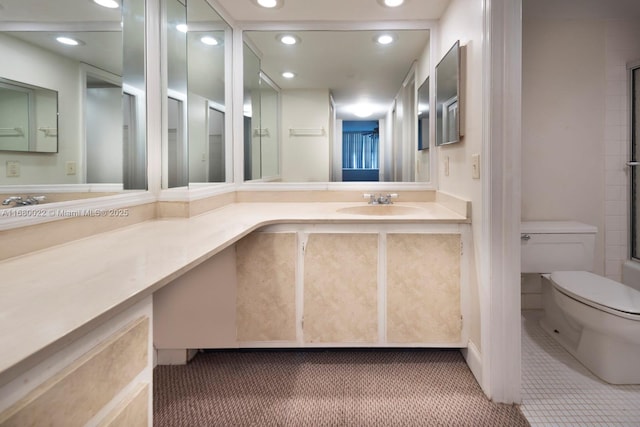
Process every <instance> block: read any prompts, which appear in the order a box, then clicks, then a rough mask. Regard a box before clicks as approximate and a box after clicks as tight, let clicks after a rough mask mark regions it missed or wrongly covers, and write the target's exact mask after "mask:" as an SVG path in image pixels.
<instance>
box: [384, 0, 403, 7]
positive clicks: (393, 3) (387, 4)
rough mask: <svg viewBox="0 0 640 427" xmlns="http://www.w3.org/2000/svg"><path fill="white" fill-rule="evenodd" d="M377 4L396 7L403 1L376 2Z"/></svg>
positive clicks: (385, 0)
mask: <svg viewBox="0 0 640 427" xmlns="http://www.w3.org/2000/svg"><path fill="white" fill-rule="evenodd" d="M378 3H380V4H381V5H383V6H386V7H398V6H401V5H402V4H403V3H404V0H378Z"/></svg>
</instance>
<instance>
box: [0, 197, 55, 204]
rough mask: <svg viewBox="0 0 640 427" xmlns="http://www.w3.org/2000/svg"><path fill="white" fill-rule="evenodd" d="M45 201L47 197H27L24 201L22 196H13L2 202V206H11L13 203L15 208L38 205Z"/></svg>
mask: <svg viewBox="0 0 640 427" xmlns="http://www.w3.org/2000/svg"><path fill="white" fill-rule="evenodd" d="M45 199H46V196H27V197H26V198H24V199H23V198H22V196H11V197H7V198H6V199H4V200H3V201H2V206H9V205H11V204H12V203H13V206H14V207H15V206H29V205H37V204H39V203H40V202H41V201H43V200H45Z"/></svg>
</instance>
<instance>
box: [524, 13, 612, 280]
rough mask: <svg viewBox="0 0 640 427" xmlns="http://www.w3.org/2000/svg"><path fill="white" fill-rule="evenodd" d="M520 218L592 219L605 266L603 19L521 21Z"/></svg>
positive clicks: (599, 264)
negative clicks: (600, 20)
mask: <svg viewBox="0 0 640 427" xmlns="http://www.w3.org/2000/svg"><path fill="white" fill-rule="evenodd" d="M522 38H523V42H522V44H523V52H522V69H523V72H522V135H523V137H522V219H523V220H528V221H530V220H576V221H581V222H585V223H588V224H592V225H595V226H596V227H598V231H599V233H598V235H597V238H596V251H595V272H596V273H599V274H602V273H603V272H604V250H603V249H604V233H603V231H604V162H603V159H604V144H603V136H604V122H605V120H604V119H605V117H604V113H605V106H604V102H603V100H604V98H605V86H606V81H605V61H604V60H605V58H604V47H605V25H604V23H603V22H598V21H594V20H586V21H580V20H563V19H554V18H553V17H550V18H548V19H544V18H537V19H528V18H527V17H526V16H525V17H524V21H523V35H522Z"/></svg>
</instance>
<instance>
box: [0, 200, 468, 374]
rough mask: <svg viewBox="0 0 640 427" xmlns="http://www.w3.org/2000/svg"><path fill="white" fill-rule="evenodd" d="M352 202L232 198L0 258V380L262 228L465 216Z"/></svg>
mask: <svg viewBox="0 0 640 427" xmlns="http://www.w3.org/2000/svg"><path fill="white" fill-rule="evenodd" d="M358 206H360V207H363V206H364V207H365V208H364V209H365V210H366V209H369V208H368V207H366V206H368V205H366V204H364V203H234V204H231V205H227V206H224V207H222V208H219V209H216V210H214V211H210V212H207V213H205V214H202V215H198V216H195V217H192V218H181V219H158V220H153V221H146V222H142V223H139V224H136V225H132V226H128V227H125V228H121V229H118V230H116V231H111V232H107V233H102V234H98V235H94V236H91V237H88V238H84V239H80V240H76V241H73V242H70V243H67V244H63V245H60V246H56V247H53V248H50V249H45V250H41V251H37V252H33V253H30V254H28V255H24V256H19V257H15V258H11V259H8V260H6V261H2V262H0V275H1V276H2V278H3V279H2V282H1V283H0V295H1V297H0V386H1V385H4V384H6V383H7V382H9V381H11V380H12V379H13V378H15V377H16V376H17V375H19V374H20V373H21V372H24V371H25V370H26V369H28V368H30V367H32V366H34V365H35V364H36V363H39V362H41V361H42V360H44V359H46V358H47V357H49V356H50V355H51V354H53V353H54V352H56V351H58V350H60V349H61V348H63V347H64V346H65V345H67V344H68V343H69V342H71V341H72V340H74V339H76V338H78V337H80V336H82V335H83V334H85V333H86V332H88V331H89V330H91V329H92V328H94V327H95V326H97V325H98V324H100V323H102V322H103V321H105V320H108V319H109V318H111V317H112V316H114V315H115V314H117V313H119V312H120V311H122V310H124V309H126V308H127V307H129V306H131V305H133V304H135V303H136V302H138V301H140V300H141V299H143V298H145V297H147V296H148V295H150V294H151V293H153V292H154V291H155V290H157V289H159V288H160V287H162V286H164V285H166V284H167V283H169V282H171V281H172V280H173V279H175V278H176V277H178V276H180V275H182V274H183V273H184V272H186V271H187V270H189V269H191V268H193V267H195V266H196V265H198V264H199V263H201V262H203V261H204V260H206V259H208V258H210V257H211V256H213V255H214V254H216V253H218V252H220V251H221V250H222V249H224V248H226V247H228V246H230V245H231V244H233V243H234V242H236V241H238V240H239V239H241V238H242V237H243V236H245V235H247V234H249V233H250V232H252V231H254V230H256V229H258V228H260V227H262V226H266V225H271V224H279V223H284V224H287V223H335V224H338V223H340V224H345V223H347V224H348V223H353V224H359V223H414V224H415V223H424V224H429V223H469V222H470V220H469V219H468V218H467V217H465V216H463V215H460V214H458V213H456V212H454V211H453V210H450V209H448V208H446V207H444V206H443V205H441V204H438V203H397V204H394V205H392V206H394V207H395V206H398V207H409V208H408V209H407V211H408V212H402V213H403V214H402V215H390V214H386V215H371V214H350V213H341V212H339V210H340V209H345V208H346V209H349V208H353V207H358ZM380 207H381V208H386V206H380ZM371 208H377V207H376V206H371ZM411 208H414V209H413V210H411ZM357 209H360V208H357ZM401 209H404V208H401Z"/></svg>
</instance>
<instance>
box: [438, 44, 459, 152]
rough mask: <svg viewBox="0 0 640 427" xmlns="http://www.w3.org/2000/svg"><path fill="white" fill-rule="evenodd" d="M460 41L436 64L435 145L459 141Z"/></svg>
mask: <svg viewBox="0 0 640 427" xmlns="http://www.w3.org/2000/svg"><path fill="white" fill-rule="evenodd" d="M459 92H460V42H459V41H457V42H456V43H455V44H454V45H453V47H451V49H449V51H448V52H447V53H446V54H445V56H444V57H443V58H442V60H441V61H440V62H439V63H438V65H436V145H444V144H451V143H454V142H458V141H460V115H459V114H458V111H459V110H460V108H459V105H458V104H459V99H460V96H459V95H460V94H459Z"/></svg>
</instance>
